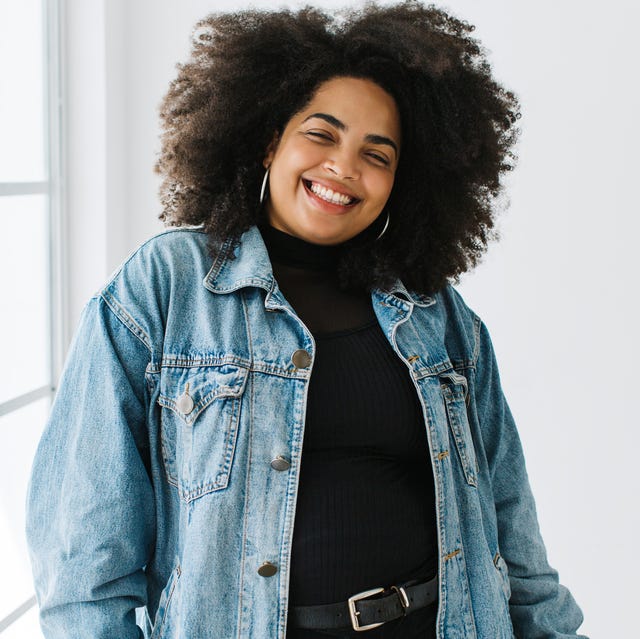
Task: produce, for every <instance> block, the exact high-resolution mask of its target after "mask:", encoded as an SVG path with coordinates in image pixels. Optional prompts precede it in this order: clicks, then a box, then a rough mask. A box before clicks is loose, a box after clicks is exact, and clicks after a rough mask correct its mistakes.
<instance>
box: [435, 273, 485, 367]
mask: <svg viewBox="0 0 640 639" xmlns="http://www.w3.org/2000/svg"><path fill="white" fill-rule="evenodd" d="M433 297H434V298H435V300H436V305H437V306H439V313H440V314H441V316H442V318H443V326H444V332H445V344H446V347H447V351H448V352H449V353H450V356H451V359H452V361H454V363H456V362H457V363H458V364H460V365H461V366H472V367H475V365H476V363H477V359H478V352H479V347H480V330H481V326H482V320H481V319H480V317H479V316H478V315H477V314H476V313H475V311H473V309H471V308H470V307H469V306H468V305H467V303H466V302H465V300H464V298H463V297H462V295H461V294H460V292H459V291H458V290H457V289H455V288H454V287H453V286H452V285H451V284H447V285H446V286H444V287H443V288H441V289H440V290H439V291H438V292H437V293H436V294H435V295H434V296H433Z"/></svg>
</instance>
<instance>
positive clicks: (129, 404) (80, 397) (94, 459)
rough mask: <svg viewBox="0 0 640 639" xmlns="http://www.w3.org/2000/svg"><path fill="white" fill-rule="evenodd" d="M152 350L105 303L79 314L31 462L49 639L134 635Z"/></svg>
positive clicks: (146, 533) (147, 492)
mask: <svg viewBox="0 0 640 639" xmlns="http://www.w3.org/2000/svg"><path fill="white" fill-rule="evenodd" d="M149 360H150V352H149V349H148V348H147V345H146V344H145V343H143V341H141V338H139V337H137V336H135V335H133V333H132V332H131V331H130V330H129V329H128V328H127V327H125V326H124V324H123V323H122V322H120V320H119V319H118V318H117V317H116V316H115V315H114V314H113V313H112V311H111V309H110V308H109V307H108V306H107V304H106V303H105V302H104V300H103V299H102V298H99V297H96V298H93V299H92V300H91V301H90V302H89V304H88V305H87V307H86V308H85V310H84V312H83V316H82V319H81V323H80V327H79V329H78V332H77V334H76V336H75V337H74V340H73V343H72V345H71V350H70V353H69V356H68V359H67V362H66V365H65V371H64V373H63V376H62V380H61V383H60V387H59V390H58V393H57V396H56V399H55V402H54V404H53V408H52V411H51V416H50V419H49V422H48V424H47V426H46V429H45V431H44V434H43V437H42V440H41V442H40V445H39V447H38V450H37V453H36V457H35V460H34V465H33V471H32V477H31V483H30V486H29V492H28V496H27V540H28V543H29V547H30V552H31V561H32V566H33V572H34V579H35V585H36V595H37V598H38V603H39V605H40V618H41V624H42V628H43V631H44V634H45V637H47V639H75V638H78V639H80V638H82V639H87V638H90V639H114V638H115V637H117V638H118V639H138V638H139V637H141V636H142V633H141V631H140V629H139V628H138V627H137V625H136V622H135V608H136V607H140V606H144V605H145V603H146V579H145V575H144V573H143V567H144V566H145V564H146V563H147V561H148V560H149V557H150V555H151V553H152V550H153V541H154V536H155V523H154V522H155V518H154V501H153V491H152V487H151V483H150V480H149V476H148V473H147V469H146V466H145V462H144V457H145V455H146V454H147V453H146V450H147V448H148V446H147V444H146V442H147V437H146V434H145V417H146V412H147V411H146V403H147V397H146V388H145V377H144V375H145V369H146V366H147V363H148V362H149Z"/></svg>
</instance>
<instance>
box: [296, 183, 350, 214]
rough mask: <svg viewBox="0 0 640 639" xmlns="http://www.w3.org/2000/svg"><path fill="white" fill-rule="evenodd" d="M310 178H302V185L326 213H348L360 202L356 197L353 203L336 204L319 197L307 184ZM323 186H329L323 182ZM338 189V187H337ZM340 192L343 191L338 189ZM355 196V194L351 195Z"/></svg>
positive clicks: (313, 202) (308, 195) (311, 198)
mask: <svg viewBox="0 0 640 639" xmlns="http://www.w3.org/2000/svg"><path fill="white" fill-rule="evenodd" d="M309 181H310V180H306V179H303V180H302V185H303V187H304V191H305V193H306V195H307V197H308V198H309V199H310V200H311V203H312V204H313V205H314V206H315V207H317V208H320V209H322V210H323V211H324V212H325V213H329V214H331V215H340V214H343V213H348V212H349V211H351V209H353V207H354V206H357V205H358V204H359V203H360V200H359V199H356V200H355V201H354V202H351V204H347V205H344V204H334V203H333V202H327V201H326V200H323V199H322V198H320V197H318V196H317V195H316V194H315V193H314V192H313V191H312V190H311V189H310V188H309V186H307V183H308V182H309ZM313 182H316V183H317V184H320V182H318V181H317V180H313ZM322 186H327V185H326V184H323V185H322ZM327 188H331V187H330V186H327ZM336 190H337V189H336ZM337 192H338V193H340V192H341V191H337ZM351 197H354V196H351Z"/></svg>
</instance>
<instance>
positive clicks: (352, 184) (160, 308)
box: [28, 1, 582, 639]
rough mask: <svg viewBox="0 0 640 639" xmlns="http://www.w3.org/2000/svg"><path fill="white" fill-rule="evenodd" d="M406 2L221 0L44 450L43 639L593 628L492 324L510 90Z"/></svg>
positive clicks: (511, 113)
mask: <svg viewBox="0 0 640 639" xmlns="http://www.w3.org/2000/svg"><path fill="white" fill-rule="evenodd" d="M471 31H472V27H470V26H469V25H468V24H466V23H464V22H462V21H460V20H457V19H455V18H453V17H451V16H449V15H448V14H446V13H445V12H443V11H441V10H438V9H436V8H434V7H423V6H422V5H421V4H420V3H418V2H413V1H408V2H404V3H402V4H398V5H396V6H392V7H378V6H376V5H374V4H367V5H366V7H365V8H364V9H362V10H360V11H353V12H349V13H345V14H343V15H342V16H341V17H340V20H338V19H336V17H331V16H328V15H325V14H323V13H321V12H319V11H316V10H314V9H310V8H307V9H304V10H301V11H298V12H289V11H281V12H258V11H248V12H239V13H234V14H220V15H212V16H209V17H208V18H205V19H204V20H203V21H202V22H201V23H199V25H198V26H197V29H196V32H195V36H194V48H193V55H192V57H191V59H190V60H189V62H188V63H187V64H185V65H182V66H180V67H179V71H178V77H177V79H176V80H175V81H174V82H173V83H172V85H171V87H170V90H169V92H168V94H167V96H166V98H165V100H164V102H163V106H162V112H161V114H162V120H163V124H164V134H163V147H162V153H161V157H160V160H159V162H158V171H159V172H160V173H161V174H162V175H163V177H164V181H163V187H162V202H163V205H164V212H163V219H164V220H165V221H166V222H167V223H168V224H169V225H172V226H176V227H179V226H183V227H184V228H176V229H171V230H167V231H166V232H164V233H162V234H160V235H158V236H157V237H154V238H152V239H151V240H149V241H148V242H146V243H145V244H143V245H142V246H141V247H140V248H139V249H138V250H137V251H136V252H135V253H134V255H132V256H131V257H130V258H129V259H128V260H127V261H126V262H125V263H124V264H123V265H122V267H121V268H120V269H118V270H117V271H116V273H115V274H114V275H113V277H112V278H111V280H110V281H109V282H108V283H107V284H106V285H105V286H104V287H103V288H102V290H101V291H99V293H98V294H96V295H95V296H94V297H93V298H92V299H91V300H90V301H89V303H88V305H87V307H86V309H85V312H84V315H83V318H82V322H81V325H80V328H79V330H78V333H77V335H76V338H75V340H74V343H73V347H72V350H71V353H70V355H69V359H68V362H67V365H66V368H65V374H64V377H63V379H62V381H61V384H60V387H59V391H58V395H57V397H56V402H55V404H54V407H53V410H52V413H51V417H50V420H49V423H48V426H47V429H46V431H45V433H44V436H43V438H42V441H41V443H40V447H39V450H38V454H37V456H36V459H35V462H34V468H33V476H32V481H31V486H30V492H29V513H28V536H29V543H30V546H31V551H32V558H33V563H34V574H35V581H36V588H37V593H38V602H39V604H40V614H41V620H42V626H43V629H44V631H45V635H46V637H47V639H63V638H65V639H66V638H67V637H69V636H90V637H95V638H96V639H98V638H103V639H107V638H109V639H111V638H113V637H118V638H122V639H139V637H140V635H141V633H142V634H144V636H145V637H146V638H147V639H150V638H151V637H153V639H169V638H172V639H178V638H181V639H182V638H185V637H186V638H189V639H191V638H198V639H219V638H220V637H242V638H243V639H272V638H273V637H277V638H278V639H284V637H285V636H286V637H287V638H288V639H320V638H321V637H326V636H336V637H345V638H346V637H355V636H361V635H359V633H360V632H361V631H367V633H368V634H367V636H368V637H370V638H371V639H389V638H392V637H395V638H396V639H399V638H400V637H402V638H403V639H417V638H418V637H419V638H420V639H427V638H431V639H436V638H437V639H445V638H450V637H459V638H464V639H513V637H514V636H516V635H517V636H518V637H523V638H529V637H542V636H544V637H555V638H557V639H560V638H563V637H564V638H568V637H577V636H578V635H576V630H577V628H578V627H579V626H580V623H581V621H582V614H581V611H580V609H579V608H578V606H577V605H576V603H575V601H574V599H573V597H572V596H571V594H570V593H569V591H568V590H567V589H566V588H565V587H563V586H562V585H561V584H560V583H559V581H558V575H557V573H556V572H555V571H554V570H553V569H552V568H551V567H550V566H549V564H548V563H547V559H546V554H545V548H544V544H543V541H542V539H541V536H540V533H539V530H538V525H537V519H536V510H535V503H534V500H533V496H532V494H531V490H530V487H529V482H528V478H527V473H526V469H525V463H524V456H523V452H522V447H521V445H520V440H519V436H518V432H517V429H516V426H515V424H514V422H513V418H512V416H511V413H510V411H509V407H508V405H507V403H506V400H505V398H504V395H503V393H502V389H501V386H500V380H499V375H498V372H497V366H496V362H495V355H494V352H493V348H492V345H491V340H490V338H489V334H488V332H487V329H486V327H485V326H484V324H483V322H482V321H481V320H480V318H479V317H478V316H477V315H476V314H475V313H474V312H473V311H472V310H471V309H469V308H468V307H467V305H466V304H465V303H464V301H463V300H462V298H461V297H460V295H459V294H458V293H457V292H456V291H455V290H454V289H453V288H452V286H451V284H450V280H455V278H456V277H457V276H458V275H459V274H460V273H462V272H464V271H465V270H467V269H468V268H469V267H470V266H472V265H473V264H474V263H475V262H476V260H477V259H478V258H479V256H480V255H481V254H482V251H483V250H484V248H485V247H486V243H487V241H488V239H489V234H490V231H491V228H492V225H493V215H494V208H493V203H494V199H495V197H496V196H497V195H498V194H499V193H500V186H501V183H500V179H501V176H502V175H503V173H504V172H505V171H507V170H509V169H510V168H511V166H512V163H513V157H514V156H513V152H512V149H513V143H514V142H515V139H516V137H517V133H518V130H517V128H516V127H515V123H516V120H517V117H518V111H517V108H518V103H517V100H516V98H515V96H514V95H513V94H511V93H510V92H508V91H506V90H505V89H503V88H502V87H500V86H499V85H498V84H497V83H496V82H495V81H494V80H493V78H492V77H491V73H490V67H489V65H488V64H487V62H486V59H485V57H484V53H483V51H482V48H481V47H480V45H479V43H478V42H477V41H476V40H474V39H473V38H472V37H471V35H470V34H471Z"/></svg>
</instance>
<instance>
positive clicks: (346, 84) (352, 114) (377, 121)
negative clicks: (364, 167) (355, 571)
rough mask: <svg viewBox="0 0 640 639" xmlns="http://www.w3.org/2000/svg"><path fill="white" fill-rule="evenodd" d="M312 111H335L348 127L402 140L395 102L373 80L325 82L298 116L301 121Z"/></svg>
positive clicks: (332, 80)
mask: <svg viewBox="0 0 640 639" xmlns="http://www.w3.org/2000/svg"><path fill="white" fill-rule="evenodd" d="M312 113H326V114H329V115H332V116H334V117H336V118H337V119H338V120H340V121H341V122H342V123H343V124H344V125H346V126H347V127H348V128H349V130H353V131H356V132H362V133H364V134H368V133H374V134H378V135H387V136H389V137H392V138H393V139H394V140H397V141H399V140H400V115H399V113H398V107H397V105H396V102H395V100H394V99H393V97H392V96H391V95H390V94H389V93H387V92H386V91H385V90H384V89H383V88H382V87H381V86H380V85H378V84H376V83H375V82H373V81H371V80H366V79H361V78H333V79H331V80H327V81H326V82H323V83H322V84H321V85H320V86H319V87H318V89H317V90H316V92H315V93H314V94H313V96H312V98H311V100H310V101H309V103H308V104H307V105H305V107H304V108H303V109H302V111H300V113H299V114H297V117H296V118H295V119H297V120H299V121H302V120H304V119H305V118H306V117H308V116H309V115H310V114H312Z"/></svg>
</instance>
